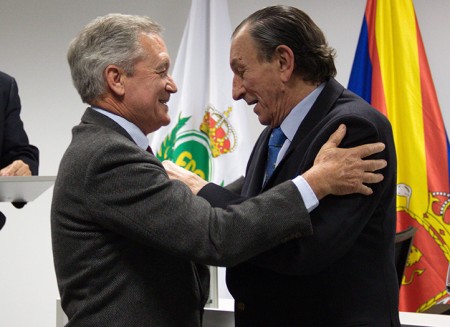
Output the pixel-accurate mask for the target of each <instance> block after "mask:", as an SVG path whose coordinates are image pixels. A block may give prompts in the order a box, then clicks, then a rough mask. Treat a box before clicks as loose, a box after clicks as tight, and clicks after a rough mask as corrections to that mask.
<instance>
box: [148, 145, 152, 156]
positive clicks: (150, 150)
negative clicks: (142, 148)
mask: <svg viewBox="0 0 450 327" xmlns="http://www.w3.org/2000/svg"><path fill="white" fill-rule="evenodd" d="M147 152H149V153H151V154H153V151H152V148H151V147H150V145H149V146H148V147H147Z"/></svg>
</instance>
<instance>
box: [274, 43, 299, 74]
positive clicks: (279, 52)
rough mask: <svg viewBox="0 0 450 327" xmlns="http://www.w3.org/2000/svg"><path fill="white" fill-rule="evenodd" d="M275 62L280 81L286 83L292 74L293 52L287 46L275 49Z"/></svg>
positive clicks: (293, 66) (293, 64)
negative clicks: (276, 62)
mask: <svg viewBox="0 0 450 327" xmlns="http://www.w3.org/2000/svg"><path fill="white" fill-rule="evenodd" d="M275 56H276V60H278V65H279V70H280V74H281V75H280V76H281V80H282V81H283V82H288V81H289V79H290V78H291V76H292V73H293V72H294V68H295V58H294V52H292V50H291V48H289V47H288V46H287V45H279V46H278V47H277V48H276V49H275Z"/></svg>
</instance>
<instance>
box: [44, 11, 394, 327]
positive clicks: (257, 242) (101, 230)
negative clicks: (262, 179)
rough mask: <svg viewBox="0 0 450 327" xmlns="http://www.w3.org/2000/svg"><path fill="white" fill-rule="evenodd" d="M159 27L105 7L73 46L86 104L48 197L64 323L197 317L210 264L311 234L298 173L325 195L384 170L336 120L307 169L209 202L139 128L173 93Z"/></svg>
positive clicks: (149, 124)
mask: <svg viewBox="0 0 450 327" xmlns="http://www.w3.org/2000/svg"><path fill="white" fill-rule="evenodd" d="M160 31H161V28H160V27H159V25H158V24H156V23H154V22H152V21H151V20H150V19H148V18H147V17H141V16H130V15H120V14H110V15H107V16H104V17H99V18H97V19H95V20H94V21H93V22H91V23H90V24H88V25H87V26H86V27H85V28H84V29H83V30H82V31H81V32H80V33H79V35H78V36H77V37H76V38H75V39H74V40H73V41H72V43H71V44H70V47H69V50H68V55H67V57H68V62H69V65H70V69H71V73H72V79H73V82H74V85H75V87H76V89H77V90H78V92H79V94H80V97H81V99H82V100H83V102H86V103H88V104H89V105H90V107H89V108H88V109H86V111H85V113H84V115H83V117H82V118H81V123H80V124H79V125H78V126H76V127H74V129H73V137H72V142H71V143H70V145H69V147H68V149H67V150H66V152H65V154H64V156H63V158H62V160H61V164H60V167H59V171H58V176H57V179H56V182H55V186H54V194H53V201H52V207H51V228H52V244H53V255H54V264H55V271H56V277H57V281H58V287H59V291H60V294H61V303H62V308H63V310H64V311H65V313H66V314H67V316H68V318H69V323H68V325H67V326H80V327H89V326H108V327H110V326H135V327H137V326H161V327H164V326H166V327H175V326H176V327H179V326H193V327H198V326H200V325H201V320H202V310H203V306H204V305H205V302H206V299H207V297H208V286H209V284H208V283H209V275H208V269H207V267H206V266H204V265H205V264H210V265H221V266H232V265H235V264H237V263H239V262H242V261H245V260H248V259H249V258H251V257H253V256H255V255H257V254H258V253H261V252H263V251H266V250H268V249H270V248H272V247H274V246H276V245H278V244H280V243H283V242H286V241H287V240H289V239H292V238H297V237H302V236H304V235H309V234H311V232H312V230H311V221H310V219H309V214H308V211H307V208H306V206H305V203H304V201H303V200H302V194H301V193H300V191H299V190H300V187H299V184H300V183H303V182H306V183H307V184H309V185H310V189H311V190H312V191H313V192H315V194H316V195H317V196H318V198H319V199H320V198H322V197H324V196H326V195H327V194H348V193H353V192H360V193H363V194H370V193H371V189H370V188H368V187H367V186H366V185H364V183H377V182H379V181H381V180H382V178H383V177H382V175H380V174H377V173H373V172H372V171H375V170H378V169H380V168H382V167H384V166H385V165H386V162H385V161H384V160H381V161H376V160H361V158H363V157H366V156H369V155H371V154H373V153H376V152H379V151H381V150H382V149H383V148H384V145H383V144H380V143H376V144H371V145H365V146H361V147H357V148H354V149H339V148H337V145H339V143H340V141H341V140H342V138H343V137H344V134H345V129H344V128H341V129H339V130H338V131H337V132H336V133H334V134H333V135H332V136H331V137H330V139H329V141H328V142H327V143H326V144H325V145H324V147H323V150H322V151H321V152H320V153H319V155H318V156H317V159H316V164H315V165H314V167H312V169H310V170H309V171H308V172H306V173H305V174H303V176H299V177H297V178H294V179H293V180H292V181H291V180H290V181H286V182H285V183H283V184H281V185H280V186H279V187H276V188H273V189H272V190H271V191H269V192H267V193H265V194H262V195H260V196H258V197H255V198H254V199H251V200H249V201H246V202H243V203H242V204H240V205H237V206H229V207H227V208H225V209H216V208H212V207H211V206H210V205H209V204H208V203H207V202H206V201H205V200H204V199H202V198H200V197H197V196H194V195H193V194H192V193H191V191H190V189H189V188H188V187H187V186H186V185H185V184H183V183H181V182H178V181H171V180H170V179H169V178H168V175H167V173H166V171H165V169H164V167H163V166H162V164H161V163H160V162H159V161H158V160H157V159H156V157H155V156H154V155H153V154H152V153H151V149H149V147H148V139H147V137H146V136H147V134H149V133H152V132H154V131H156V130H157V129H158V128H160V127H161V126H163V125H167V124H169V122H170V117H169V116H168V107H167V102H168V101H169V99H170V95H171V94H172V93H175V92H176V91H177V86H176V84H175V82H174V81H173V79H172V77H171V76H170V75H169V68H170V57H169V55H168V53H167V49H166V46H165V43H164V41H163V39H162V37H161V35H160ZM300 179H301V180H302V181H303V182H301V181H300ZM274 217H276V219H273V218H274Z"/></svg>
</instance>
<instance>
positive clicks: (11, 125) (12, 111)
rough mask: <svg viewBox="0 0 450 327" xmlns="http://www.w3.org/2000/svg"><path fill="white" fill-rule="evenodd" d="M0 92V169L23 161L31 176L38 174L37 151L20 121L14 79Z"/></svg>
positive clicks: (18, 101) (19, 107) (19, 108)
mask: <svg viewBox="0 0 450 327" xmlns="http://www.w3.org/2000/svg"><path fill="white" fill-rule="evenodd" d="M2 92H5V93H4V94H2V98H3V101H4V102H5V103H3V104H2V105H4V112H3V115H4V116H3V118H4V119H3V147H2V153H1V159H0V168H3V167H5V166H8V165H9V164H11V163H12V162H13V161H15V160H23V161H24V162H25V163H26V164H28V165H29V167H30V170H31V173H32V174H33V175H37V174H38V167H39V150H38V148H37V147H35V146H33V145H31V144H30V143H29V141H28V136H27V134H26V132H25V130H24V127H23V122H22V120H21V119H20V111H21V105H20V98H19V93H18V88H17V84H16V82H15V80H14V78H10V83H9V85H7V87H6V89H5V90H4V91H2Z"/></svg>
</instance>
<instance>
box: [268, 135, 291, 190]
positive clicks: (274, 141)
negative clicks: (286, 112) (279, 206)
mask: <svg viewBox="0 0 450 327" xmlns="http://www.w3.org/2000/svg"><path fill="white" fill-rule="evenodd" d="M284 141H286V135H284V133H283V131H282V130H281V127H277V128H274V129H273V130H272V134H270V138H269V151H268V155H267V165H266V179H265V180H266V181H267V180H268V179H269V178H270V176H271V175H272V173H273V171H274V170H275V163H276V161H277V157H278V153H279V152H280V150H281V147H282V146H283V143H284Z"/></svg>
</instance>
